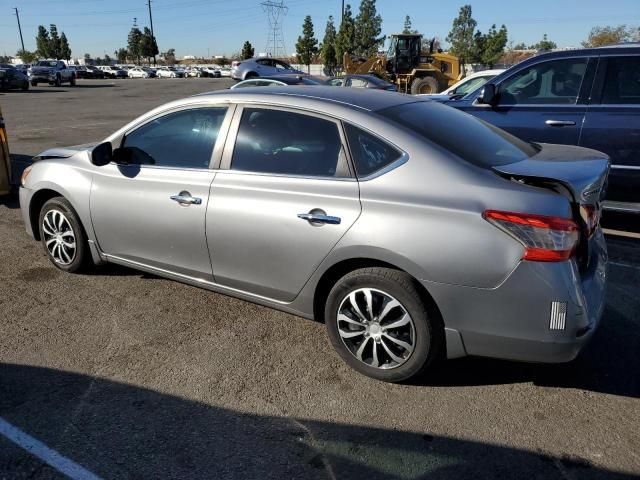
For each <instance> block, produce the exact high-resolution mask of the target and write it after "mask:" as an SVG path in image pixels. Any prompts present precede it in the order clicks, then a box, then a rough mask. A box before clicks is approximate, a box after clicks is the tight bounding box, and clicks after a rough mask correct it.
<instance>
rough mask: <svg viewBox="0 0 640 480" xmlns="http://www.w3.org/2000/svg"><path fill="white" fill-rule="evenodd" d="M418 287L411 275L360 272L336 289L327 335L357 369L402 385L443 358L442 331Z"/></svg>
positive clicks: (329, 303)
mask: <svg viewBox="0 0 640 480" xmlns="http://www.w3.org/2000/svg"><path fill="white" fill-rule="evenodd" d="M414 282H415V280H414V279H413V278H412V277H411V276H410V275H408V274H407V273H405V272H401V271H398V270H393V269H389V268H379V267H375V268H363V269H359V270H354V271H353V272H351V273H348V274H347V275H345V276H344V277H342V278H341V279H340V280H338V282H336V284H335V285H334V286H333V288H332V289H331V291H330V292H329V295H328V297H327V302H326V307H325V324H326V328H327V333H328V334H329V339H330V340H331V343H332V345H333V347H334V348H335V349H336V351H337V352H338V354H339V355H340V356H341V357H342V359H343V360H344V361H345V362H346V363H347V364H348V365H349V366H350V367H352V368H353V369H354V370H357V371H358V372H360V373H362V374H364V375H367V376H369V377H372V378H375V379H377V380H382V381H385V382H402V381H405V380H408V379H410V378H412V377H416V376H418V375H420V374H422V373H423V372H424V371H425V370H426V369H427V368H428V367H429V366H430V365H431V364H432V363H433V361H434V360H435V359H437V358H438V357H439V356H440V351H441V348H442V343H443V340H442V338H443V335H442V332H441V331H440V330H441V329H442V328H441V326H440V324H439V323H438V321H437V320H436V319H435V318H432V316H431V315H430V314H429V313H428V310H427V306H426V305H425V303H424V302H423V300H422V298H421V296H420V294H419V292H418V290H417V288H416V285H415V284H414ZM368 299H369V300H368ZM354 302H355V304H356V305H355V306H354ZM358 311H359V312H360V313H358ZM345 317H346V318H345Z"/></svg>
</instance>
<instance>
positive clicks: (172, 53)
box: [162, 48, 176, 65]
mask: <svg viewBox="0 0 640 480" xmlns="http://www.w3.org/2000/svg"><path fill="white" fill-rule="evenodd" d="M162 56H163V57H164V63H166V64H167V65H175V64H176V49H175V48H170V49H169V50H167V51H166V52H164V53H163V54H162Z"/></svg>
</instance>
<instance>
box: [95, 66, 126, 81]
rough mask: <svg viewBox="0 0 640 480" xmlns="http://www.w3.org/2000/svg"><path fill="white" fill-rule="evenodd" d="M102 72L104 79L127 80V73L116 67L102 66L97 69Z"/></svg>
mask: <svg viewBox="0 0 640 480" xmlns="http://www.w3.org/2000/svg"><path fill="white" fill-rule="evenodd" d="M98 68H99V69H100V70H102V71H103V72H104V76H105V77H106V78H127V71H126V70H123V69H121V68H118V67H112V66H109V65H103V66H100V67H98Z"/></svg>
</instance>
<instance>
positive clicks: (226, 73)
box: [220, 68, 231, 77]
mask: <svg viewBox="0 0 640 480" xmlns="http://www.w3.org/2000/svg"><path fill="white" fill-rule="evenodd" d="M220 76H221V77H230V76H231V69H230V68H221V69H220Z"/></svg>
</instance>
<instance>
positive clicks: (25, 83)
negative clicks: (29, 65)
mask: <svg viewBox="0 0 640 480" xmlns="http://www.w3.org/2000/svg"><path fill="white" fill-rule="evenodd" d="M21 90H22V91H23V92H26V91H27V90H29V82H24V83H23V84H22V87H21Z"/></svg>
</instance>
